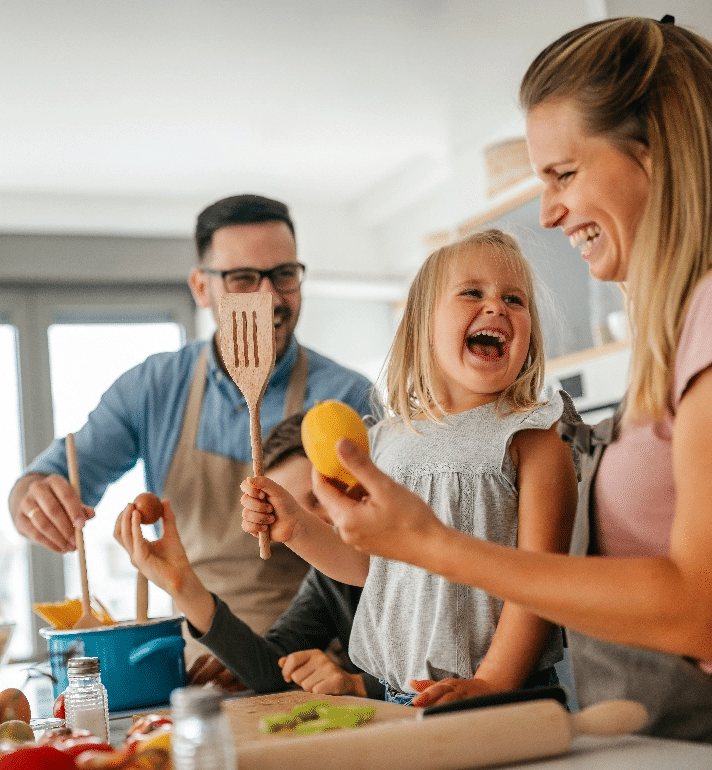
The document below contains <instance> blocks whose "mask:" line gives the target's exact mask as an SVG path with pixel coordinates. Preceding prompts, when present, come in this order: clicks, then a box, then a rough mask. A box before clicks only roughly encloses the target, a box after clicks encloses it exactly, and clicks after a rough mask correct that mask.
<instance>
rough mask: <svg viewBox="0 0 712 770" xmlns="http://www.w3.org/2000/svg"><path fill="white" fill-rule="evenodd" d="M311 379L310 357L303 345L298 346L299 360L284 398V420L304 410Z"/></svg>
mask: <svg viewBox="0 0 712 770" xmlns="http://www.w3.org/2000/svg"><path fill="white" fill-rule="evenodd" d="M308 378H309V357H308V356H307V352H306V350H304V348H303V347H302V346H301V345H297V359H296V361H295V362H294V367H293V369H292V372H291V374H290V375H289V384H288V385H287V393H286V394H285V398H284V414H283V419H285V420H286V419H287V417H291V416H292V415H293V414H296V413H297V412H301V411H302V410H303V409H304V399H305V398H306V395H307V380H308Z"/></svg>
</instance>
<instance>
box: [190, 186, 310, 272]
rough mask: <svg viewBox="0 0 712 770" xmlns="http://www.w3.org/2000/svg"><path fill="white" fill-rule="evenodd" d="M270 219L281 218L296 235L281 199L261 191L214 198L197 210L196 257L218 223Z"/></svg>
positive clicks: (206, 243) (236, 223) (277, 219)
mask: <svg viewBox="0 0 712 770" xmlns="http://www.w3.org/2000/svg"><path fill="white" fill-rule="evenodd" d="M273 221H279V222H284V223H285V224H286V225H287V227H288V228H289V229H290V230H291V232H292V235H293V236H294V235H295V233H294V222H292V218H291V216H290V215H289V209H288V208H287V206H286V205H285V204H284V203H280V202H279V201H275V200H272V199H271V198H263V197H262V196H261V195H233V196H232V197H230V198H223V199H222V200H219V201H216V202H215V203H213V204H211V205H210V206H208V207H207V208H206V209H203V211H201V212H200V214H198V222H197V224H196V226H195V245H196V247H197V249H198V260H200V261H202V259H203V257H204V256H205V252H206V251H207V250H208V249H209V248H210V246H211V244H212V242H213V235H214V234H215V232H216V230H219V229H220V228H221V227H227V226H229V225H247V224H253V223H255V222H273ZM295 239H296V237H295Z"/></svg>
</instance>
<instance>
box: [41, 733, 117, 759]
mask: <svg viewBox="0 0 712 770" xmlns="http://www.w3.org/2000/svg"><path fill="white" fill-rule="evenodd" d="M42 742H43V743H44V744H46V745H48V746H54V748H56V749H59V750H60V751H61V752H62V753H63V754H66V755H67V756H70V757H78V756H79V755H80V754H81V753H82V752H84V751H105V752H109V751H116V749H115V748H114V747H113V746H110V745H109V744H108V743H106V742H105V741H103V740H102V739H101V738H98V737H97V736H96V735H92V734H91V733H90V732H89V731H88V730H73V731H72V730H68V729H64V730H55V731H54V733H52V734H50V735H47V736H46V739H44V738H43V740H42Z"/></svg>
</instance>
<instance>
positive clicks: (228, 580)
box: [10, 195, 371, 664]
mask: <svg viewBox="0 0 712 770" xmlns="http://www.w3.org/2000/svg"><path fill="white" fill-rule="evenodd" d="M195 243H196V247H197V252H198V265H197V266H196V267H195V268H194V269H193V270H192V272H191V274H190V277H189V279H188V284H189V286H190V289H191V291H192V293H193V296H194V298H195V301H196V303H197V304H198V306H199V307H201V308H209V309H210V310H211V312H212V315H213V318H214V319H215V322H216V325H217V326H218V327H219V318H220V313H219V303H220V298H221V296H222V295H223V293H224V292H226V291H227V292H250V291H264V292H270V293H271V294H272V296H273V298H274V329H275V343H276V364H275V368H274V371H273V373H272V376H271V377H270V380H269V383H268V385H267V388H266V390H265V393H264V396H263V398H262V406H261V413H260V414H261V424H262V431H263V434H264V435H266V434H267V433H268V432H269V431H270V430H271V429H272V428H273V427H274V426H275V425H277V423H279V422H281V421H282V420H283V419H284V418H285V417H288V416H290V415H292V414H295V413H297V412H300V411H303V410H305V409H308V408H310V407H311V406H313V405H314V404H315V403H317V402H318V401H324V400H326V399H338V400H341V401H344V402H346V403H348V404H350V405H351V406H352V407H353V408H354V409H356V410H357V411H358V412H359V413H360V414H362V415H365V414H367V413H368V412H369V396H370V389H371V383H370V382H369V381H368V380H367V379H366V378H365V377H363V376H362V375H360V374H358V373H356V372H354V371H352V370H350V369H347V368H345V367H343V366H341V365H339V364H337V363H335V362H334V361H331V360H330V359H328V358H326V357H324V356H322V355H320V354H318V353H316V352H314V351H312V350H308V349H306V348H304V347H302V346H301V345H299V344H298V342H297V340H296V338H295V336H294V328H295V326H296V324H297V320H298V319H299V311H300V308H301V290H300V289H301V282H302V278H303V277H304V271H305V268H304V265H302V264H301V263H300V262H298V261H297V249H296V241H295V232H294V223H293V222H292V219H291V216H290V213H289V210H288V209H287V207H286V206H285V205H284V204H283V203H280V202H278V201H275V200H271V199H269V198H263V197H261V196H257V195H238V196H233V197H230V198H225V199H223V200H220V201H217V202H216V203H214V204H212V205H211V206H208V207H207V208H206V209H205V210H204V211H203V212H202V213H201V214H200V215H199V216H198V221H197V226H196V230H195ZM217 336H218V332H217V331H216V333H215V335H214V337H213V338H212V339H211V340H210V341H209V342H208V343H205V342H204V341H195V342H190V343H188V344H187V345H185V346H184V347H183V348H181V349H180V350H179V351H176V352H173V353H160V354H158V355H155V356H151V357H149V358H148V359H147V360H146V361H145V362H144V363H143V364H140V365H139V366H137V367H134V368H133V369H131V370H130V371H129V372H126V373H125V374H123V375H122V376H121V377H120V378H119V379H118V380H117V381H116V382H115V383H114V384H113V385H112V386H111V387H110V388H109V389H108V390H107V392H106V393H105V394H104V395H103V396H102V399H101V401H100V403H99V405H98V407H97V408H96V409H95V410H94V411H93V412H92V413H91V415H90V416H89V419H88V421H87V424H86V425H85V426H84V427H83V428H82V429H81V430H80V431H78V432H77V433H76V435H75V440H76V447H77V457H78V463H79V474H80V478H81V482H82V499H83V501H84V503H85V505H86V506H94V505H96V503H97V502H98V501H99V500H100V498H101V496H102V495H103V493H104V490H105V489H106V487H107V486H108V484H109V483H111V482H112V481H115V480H116V479H117V478H119V477H120V476H121V475H123V474H124V473H125V472H126V471H128V470H129V469H130V468H132V467H133V465H134V464H135V463H136V461H137V460H138V459H143V461H144V464H145V473H146V485H147V488H148V489H149V490H150V491H153V492H155V493H156V494H158V495H159V496H161V497H163V498H168V499H169V500H170V502H171V507H172V508H173V510H174V511H175V513H176V519H177V521H178V527H179V532H180V536H181V540H182V541H183V543H184V545H185V547H186V551H187V553H188V557H189V559H190V562H191V564H192V565H193V568H194V569H195V571H196V572H197V573H198V575H199V577H200V579H201V580H202V582H203V583H204V584H205V585H206V587H208V588H209V590H211V591H213V593H215V594H217V595H219V596H220V597H221V598H222V599H223V600H224V601H226V603H227V604H228V606H229V607H230V609H232V611H233V612H235V613H236V614H237V615H238V616H239V617H240V618H242V619H243V620H244V621H245V622H246V623H247V624H248V625H249V626H251V627H252V628H253V630H255V631H256V632H257V633H259V634H263V633H264V632H265V631H266V630H267V629H268V628H269V627H270V626H271V625H272V624H273V622H274V621H275V619H276V618H277V617H278V616H279V615H280V614H281V613H282V611H283V610H284V609H286V607H287V606H288V605H289V603H290V601H291V599H292V597H293V596H294V594H295V593H296V591H297V589H298V587H299V585H300V583H301V580H302V578H303V577H304V575H305V574H306V571H307V567H308V565H307V564H306V563H304V562H303V561H302V560H301V559H299V558H298V557H297V556H295V555H294V554H293V553H292V551H290V550H289V549H288V548H287V547H286V546H284V545H283V544H281V543H274V544H272V548H271V552H272V555H271V557H270V558H269V559H267V560H262V559H260V556H259V548H258V546H257V543H256V541H255V539H254V538H253V537H251V536H250V535H247V534H245V533H244V532H243V531H242V527H241V524H242V517H241V512H242V508H241V505H240V497H241V491H240V482H241V481H242V479H243V478H245V477H246V476H248V475H251V474H252V459H251V458H252V450H251V445H250V428H249V410H248V408H247V404H246V402H245V399H244V398H243V396H242V394H241V393H240V391H239V389H238V388H237V387H236V386H235V384H234V383H233V381H232V379H231V378H230V376H229V375H228V373H227V370H226V368H225V366H224V364H223V362H222V359H221V355H220V346H219V341H218V338H217ZM66 478H67V463H66V452H65V447H64V440H63V439H60V440H57V441H55V442H54V443H53V444H52V446H51V447H50V448H49V449H48V450H47V451H46V452H45V453H44V454H43V455H41V456H40V457H39V458H37V459H36V460H35V461H34V462H33V463H32V464H31V465H30V467H29V468H28V469H27V470H26V471H25V475H23V476H22V477H21V478H20V479H19V480H18V481H17V483H16V484H15V487H14V489H13V490H12V492H11V495H10V511H11V513H12V517H13V521H14V522H15V526H16V528H17V530H18V531H19V532H20V533H21V534H22V535H25V536H26V537H28V538H29V539H31V540H34V541H35V542H37V543H40V544H42V545H44V546H46V547H48V548H51V549H52V550H54V551H57V552H59V553H66V552H68V551H71V550H74V548H75V540H74V534H73V524H72V522H76V521H82V520H83V519H85V518H90V517H91V516H93V515H94V514H93V510H92V509H91V508H84V507H83V506H81V505H80V502H79V500H78V499H77V496H76V495H75V494H74V492H73V490H72V488H71V487H70V486H69V484H68V483H67V481H66ZM127 502H128V501H127ZM111 525H112V526H113V522H112V523H111ZM204 652H205V648H203V647H202V646H200V645H198V644H197V643H196V642H193V641H189V649H187V653H186V658H187V661H188V663H189V664H190V662H191V661H192V660H193V659H194V658H195V657H196V656H197V655H199V654H201V653H204Z"/></svg>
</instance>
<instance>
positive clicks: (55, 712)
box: [52, 692, 67, 719]
mask: <svg viewBox="0 0 712 770" xmlns="http://www.w3.org/2000/svg"><path fill="white" fill-rule="evenodd" d="M52 716H53V717H57V719H66V718H67V715H66V713H65V711H64V693H63V692H61V693H59V695H58V696H57V697H56V698H55V699H54V704H53V705H52Z"/></svg>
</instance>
